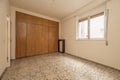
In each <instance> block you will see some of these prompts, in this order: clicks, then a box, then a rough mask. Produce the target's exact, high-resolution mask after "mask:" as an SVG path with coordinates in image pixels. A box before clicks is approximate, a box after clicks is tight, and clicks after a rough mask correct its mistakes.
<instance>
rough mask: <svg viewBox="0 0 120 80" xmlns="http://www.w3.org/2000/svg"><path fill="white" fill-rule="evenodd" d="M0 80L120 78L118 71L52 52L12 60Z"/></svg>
mask: <svg viewBox="0 0 120 80" xmlns="http://www.w3.org/2000/svg"><path fill="white" fill-rule="evenodd" d="M2 80H120V71H117V70H114V69H111V68H108V67H105V66H102V65H99V64H96V63H93V62H90V61H86V60H83V59H80V58H77V57H74V56H70V55H67V54H58V53H53V54H45V55H39V56H34V57H28V58H22V59H18V60H15V61H12V65H11V67H10V68H8V69H7V71H6V72H5V74H4V76H3V78H2Z"/></svg>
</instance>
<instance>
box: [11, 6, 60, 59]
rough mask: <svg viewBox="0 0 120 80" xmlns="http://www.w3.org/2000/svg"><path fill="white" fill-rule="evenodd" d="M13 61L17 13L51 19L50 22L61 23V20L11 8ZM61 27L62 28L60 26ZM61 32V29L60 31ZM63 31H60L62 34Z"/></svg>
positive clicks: (13, 56)
mask: <svg viewBox="0 0 120 80" xmlns="http://www.w3.org/2000/svg"><path fill="white" fill-rule="evenodd" d="M10 9H11V23H12V24H11V59H15V50H16V49H15V45H16V44H15V42H16V37H15V36H16V33H15V25H16V20H15V19H16V11H19V12H23V13H26V14H30V15H33V16H37V17H41V18H45V19H49V20H53V21H57V22H60V20H58V19H54V18H51V17H48V16H44V15H41V14H37V13H34V12H30V11H27V10H24V9H20V8H16V7H13V6H11V8H10ZM60 27H61V26H60ZM60 27H59V28H60ZM59 30H61V29H59ZM60 32H61V31H59V33H60ZM60 34H61V33H60ZM59 36H61V35H59Z"/></svg>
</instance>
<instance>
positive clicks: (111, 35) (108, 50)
mask: <svg viewBox="0 0 120 80" xmlns="http://www.w3.org/2000/svg"><path fill="white" fill-rule="evenodd" d="M100 1H103V0H99V1H98V0H96V2H93V3H91V4H89V5H87V6H85V7H84V8H82V9H80V10H79V11H77V12H75V13H73V14H72V15H70V16H68V17H67V18H65V19H63V20H62V22H61V26H62V27H61V36H62V38H64V39H65V40H66V52H67V53H69V54H72V55H76V56H79V57H82V58H85V59H88V60H92V61H95V62H98V63H101V64H104V65H107V66H111V67H114V68H117V69H120V37H119V34H120V31H119V30H120V0H110V1H108V2H107V4H106V5H104V4H103V2H101V3H100ZM98 2H99V4H98ZM96 4H97V5H98V6H97V5H96ZM102 4H103V5H102ZM105 8H108V9H109V19H108V42H109V46H106V45H105V41H90V40H86V41H78V40H76V17H75V16H77V15H78V16H79V17H82V16H85V15H88V14H92V13H96V12H98V11H101V10H103V9H105Z"/></svg>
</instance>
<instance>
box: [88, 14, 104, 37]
mask: <svg viewBox="0 0 120 80" xmlns="http://www.w3.org/2000/svg"><path fill="white" fill-rule="evenodd" d="M104 29H105V28H104V15H101V16H98V17H95V18H91V19H90V39H104Z"/></svg>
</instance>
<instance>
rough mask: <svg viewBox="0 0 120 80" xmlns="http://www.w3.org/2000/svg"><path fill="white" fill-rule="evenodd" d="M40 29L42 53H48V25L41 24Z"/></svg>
mask: <svg viewBox="0 0 120 80" xmlns="http://www.w3.org/2000/svg"><path fill="white" fill-rule="evenodd" d="M42 31H43V32H42V53H48V26H43V30H42Z"/></svg>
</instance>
